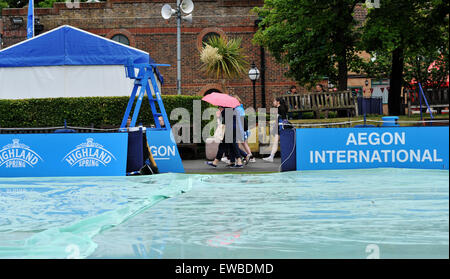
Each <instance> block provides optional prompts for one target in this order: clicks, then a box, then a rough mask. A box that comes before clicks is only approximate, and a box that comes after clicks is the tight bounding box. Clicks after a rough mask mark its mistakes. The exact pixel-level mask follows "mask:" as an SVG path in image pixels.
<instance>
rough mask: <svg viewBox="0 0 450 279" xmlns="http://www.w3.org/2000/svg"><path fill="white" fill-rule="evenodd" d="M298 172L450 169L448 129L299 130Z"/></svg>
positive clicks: (297, 141) (297, 138)
mask: <svg viewBox="0 0 450 279" xmlns="http://www.w3.org/2000/svg"><path fill="white" fill-rule="evenodd" d="M296 146H297V170H329V169H364V168H385V167H393V168H420V169H447V170H448V169H449V163H448V152H449V147H448V146H449V128H448V127H398V128H397V127H396V128H393V127H390V128H326V129H325V128H322V129H297V136H296Z"/></svg>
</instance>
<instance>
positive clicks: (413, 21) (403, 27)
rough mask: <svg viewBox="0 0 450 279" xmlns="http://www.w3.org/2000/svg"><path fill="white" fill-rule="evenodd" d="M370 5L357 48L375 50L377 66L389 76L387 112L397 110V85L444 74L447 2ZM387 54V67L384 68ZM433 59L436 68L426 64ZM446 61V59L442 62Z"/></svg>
mask: <svg viewBox="0 0 450 279" xmlns="http://www.w3.org/2000/svg"><path fill="white" fill-rule="evenodd" d="M380 4H381V5H380V8H375V9H371V10H370V11H369V13H368V17H367V21H366V23H365V25H364V27H363V33H362V40H361V43H362V44H361V49H364V50H366V51H368V52H371V53H376V54H377V60H378V59H379V58H381V60H380V62H381V63H380V62H375V63H374V62H372V61H371V62H369V63H368V64H367V65H365V68H366V70H367V69H368V68H370V66H371V65H376V64H377V63H378V65H381V64H382V65H383V67H380V68H378V70H379V71H380V72H383V71H384V73H385V75H386V76H389V78H390V91H389V113H390V114H391V115H399V114H403V113H404V112H403V111H401V98H400V95H401V88H402V86H405V85H409V83H410V81H411V80H412V79H413V78H414V79H415V80H416V81H420V82H422V83H424V82H425V83H426V82H429V81H430V80H435V81H438V80H439V81H440V80H443V79H444V77H445V76H447V75H448V2H447V1H444V0H431V1H430V0H383V1H380ZM389 58H390V67H389V70H387V69H386V65H388V64H389V62H387V61H388V60H387V59H389ZM436 60H437V64H438V67H439V70H437V69H436V68H435V69H434V70H432V71H431V73H428V71H427V70H428V66H429V65H430V64H431V63H432V62H434V61H436ZM446 61H447V62H446Z"/></svg>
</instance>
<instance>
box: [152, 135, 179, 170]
mask: <svg viewBox="0 0 450 279" xmlns="http://www.w3.org/2000/svg"><path fill="white" fill-rule="evenodd" d="M147 141H148V145H149V147H150V152H151V153H152V155H153V159H155V162H156V165H157V166H158V170H159V172H161V173H167V172H174V173H184V167H183V163H182V162H181V157H180V154H179V152H178V147H177V144H176V142H175V139H174V137H173V133H172V130H171V129H158V128H155V129H147Z"/></svg>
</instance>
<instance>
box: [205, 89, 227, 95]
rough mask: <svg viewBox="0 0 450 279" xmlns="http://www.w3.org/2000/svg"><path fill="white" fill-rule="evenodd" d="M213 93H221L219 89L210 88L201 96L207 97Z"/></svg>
mask: <svg viewBox="0 0 450 279" xmlns="http://www.w3.org/2000/svg"><path fill="white" fill-rule="evenodd" d="M214 92H217V93H222V91H220V90H219V89H215V88H212V89H209V90H208V91H206V92H205V94H203V96H206V95H209V94H211V93H214Z"/></svg>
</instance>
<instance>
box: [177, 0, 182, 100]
mask: <svg viewBox="0 0 450 279" xmlns="http://www.w3.org/2000/svg"><path fill="white" fill-rule="evenodd" d="M180 2H181V0H177V94H178V95H181V10H180V4H181V3H180Z"/></svg>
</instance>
